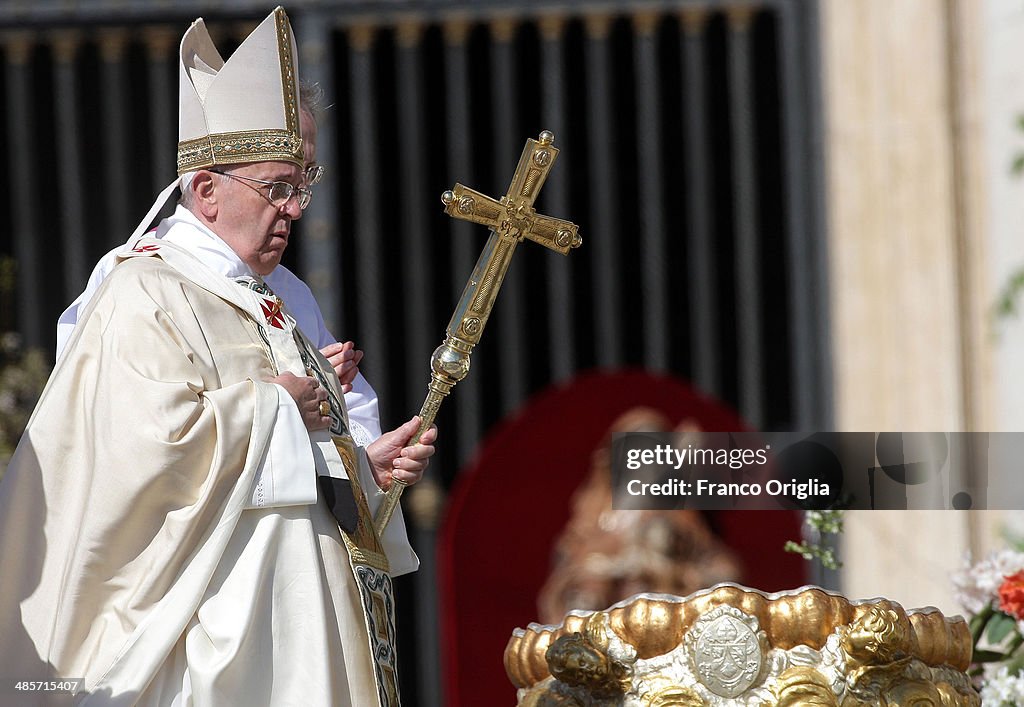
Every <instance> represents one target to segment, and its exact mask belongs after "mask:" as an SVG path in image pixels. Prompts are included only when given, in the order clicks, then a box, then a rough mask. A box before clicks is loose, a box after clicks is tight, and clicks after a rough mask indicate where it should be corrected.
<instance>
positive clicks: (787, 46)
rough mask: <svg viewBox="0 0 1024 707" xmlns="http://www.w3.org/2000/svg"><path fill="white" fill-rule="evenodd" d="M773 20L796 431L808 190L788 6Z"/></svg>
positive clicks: (810, 369)
mask: <svg viewBox="0 0 1024 707" xmlns="http://www.w3.org/2000/svg"><path fill="white" fill-rule="evenodd" d="M777 12H778V14H777V17H778V20H779V41H778V42H777V44H778V47H779V90H780V93H781V95H780V97H779V98H780V100H779V103H780V108H781V111H782V150H781V153H782V176H783V182H784V187H785V194H784V198H785V203H786V209H785V215H786V238H787V242H788V247H789V258H788V262H787V265H788V267H787V273H786V279H787V280H788V281H789V320H790V332H791V336H792V352H793V353H792V357H791V358H790V365H791V366H792V374H791V381H792V388H791V391H790V396H791V397H792V400H793V401H794V402H793V407H794V409H793V420H792V421H791V427H792V428H793V429H797V430H811V429H812V428H814V425H815V419H814V409H815V404H814V394H815V391H816V390H818V384H817V381H816V378H817V376H816V369H817V366H816V361H815V358H816V357H815V341H816V340H817V339H818V338H819V337H818V336H815V334H814V332H813V326H814V321H813V316H812V314H811V307H812V306H813V303H814V302H815V300H817V293H816V292H815V291H814V287H813V285H812V277H813V273H812V264H811V261H810V257H809V256H810V253H811V250H812V248H813V243H812V242H811V234H810V232H809V229H808V224H807V214H808V205H807V199H808V194H809V188H808V185H807V183H806V176H807V173H806V170H805V168H804V165H805V164H806V163H807V150H806V142H805V139H804V137H803V136H805V135H806V134H807V127H806V125H804V111H803V109H802V108H801V106H802V105H803V103H804V101H803V100H802V95H801V94H802V87H801V81H800V75H799V74H800V57H799V53H798V52H799V45H798V41H799V40H798V34H797V27H796V22H797V18H796V16H795V9H794V8H793V6H791V5H789V4H786V3H783V4H781V5H780V6H779V8H778V11H777Z"/></svg>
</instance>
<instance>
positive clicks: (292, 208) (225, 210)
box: [214, 162, 302, 275]
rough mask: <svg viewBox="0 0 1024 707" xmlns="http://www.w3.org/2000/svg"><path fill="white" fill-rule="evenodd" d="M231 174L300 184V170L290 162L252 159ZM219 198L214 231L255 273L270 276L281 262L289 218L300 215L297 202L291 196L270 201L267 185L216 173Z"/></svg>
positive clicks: (289, 228)
mask: <svg viewBox="0 0 1024 707" xmlns="http://www.w3.org/2000/svg"><path fill="white" fill-rule="evenodd" d="M230 171H231V174H235V175H238V176H240V177H251V178H254V179H263V180H266V181H273V182H288V183H289V184H291V185H292V186H296V187H298V186H300V185H301V183H302V170H301V169H300V168H299V167H298V166H297V165H294V164H291V163H290V162H255V163H253V164H248V165H244V166H242V167H237V168H234V169H231V170H230ZM217 179H218V180H219V182H218V184H217V189H218V190H224V191H223V192H222V194H224V198H222V199H221V200H220V208H219V210H218V214H217V219H216V225H215V227H214V230H215V231H216V232H217V235H218V236H220V237H221V238H222V239H223V240H224V242H225V243H227V244H228V245H229V246H230V247H231V249H232V250H234V251H235V253H237V254H238V257H239V258H241V259H242V262H244V263H245V264H246V265H248V266H249V267H250V268H251V269H252V271H253V272H255V273H257V274H258V275H269V274H270V273H271V271H273V269H274V268H276V267H277V266H278V264H279V263H280V262H281V256H282V255H284V250H285V248H287V247H288V237H289V236H290V234H291V227H292V221H294V220H295V219H298V218H301V217H302V209H300V208H299V201H298V199H297V198H295V197H293V198H291V199H289V200H288V201H287V202H285V203H284V204H283V205H281V206H274V205H273V204H271V203H270V202H269V201H268V200H267V198H266V196H267V187H265V186H263V185H259V184H256V183H253V182H246V181H244V180H238V179H231V178H230V177H225V176H218V177H217Z"/></svg>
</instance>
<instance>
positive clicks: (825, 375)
mask: <svg viewBox="0 0 1024 707" xmlns="http://www.w3.org/2000/svg"><path fill="white" fill-rule="evenodd" d="M800 10H801V12H800V15H799V16H798V18H797V19H798V21H799V23H800V26H799V31H798V32H797V33H796V36H797V37H798V38H799V40H800V41H799V43H798V44H796V46H798V47H799V49H800V53H799V55H798V58H797V64H798V66H799V67H800V68H801V79H802V82H803V86H804V87H805V89H806V95H805V96H804V102H803V103H802V104H801V106H800V110H801V115H803V116H806V118H805V120H804V121H803V126H804V128H805V129H806V131H807V132H806V134H805V138H804V139H805V143H804V144H805V146H806V161H805V162H804V164H803V165H801V168H802V170H804V171H806V182H805V183H806V184H807V199H806V201H805V202H804V203H805V206H806V208H807V218H808V231H809V233H810V234H811V237H810V238H809V243H810V245H811V246H812V247H811V249H810V257H809V259H808V262H809V263H810V271H811V273H812V282H811V287H812V291H813V293H814V306H813V308H812V310H811V315H810V316H811V320H812V331H813V335H814V339H815V356H814V361H815V368H814V370H815V373H814V377H813V379H812V381H811V382H812V384H813V385H814V387H815V395H814V400H813V402H814V409H813V411H812V415H811V420H812V424H813V425H814V426H815V428H816V429H821V430H830V429H834V428H835V387H834V381H833V375H832V349H831V346H830V342H831V341H832V335H831V330H832V325H831V295H830V294H829V254H828V240H827V239H826V238H825V234H826V233H827V232H828V230H827V223H826V209H825V199H826V192H825V184H826V176H827V175H826V174H825V155H824V145H825V126H824V108H823V106H824V99H823V97H822V95H821V88H822V86H821V82H822V76H821V61H820V57H821V56H822V52H821V46H820V37H819V34H818V32H819V28H820V27H821V26H822V25H821V18H820V17H819V16H818V12H819V9H818V3H813V2H811V3H801V4H800ZM827 586H838V580H836V584H830V585H827Z"/></svg>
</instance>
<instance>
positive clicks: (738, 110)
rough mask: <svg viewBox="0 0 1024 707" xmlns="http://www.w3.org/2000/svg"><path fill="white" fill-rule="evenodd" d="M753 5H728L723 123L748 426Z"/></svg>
mask: <svg viewBox="0 0 1024 707" xmlns="http://www.w3.org/2000/svg"><path fill="white" fill-rule="evenodd" d="M753 16H754V11H753V10H752V9H750V8H748V7H742V6H737V7H734V8H730V9H729V11H728V19H729V37H728V55H729V57H728V63H729V127H730V130H731V137H732V145H733V149H732V186H733V210H734V212H735V223H736V283H735V287H736V310H737V312H736V314H737V317H736V338H737V341H738V342H739V347H738V348H739V395H740V412H742V414H743V416H744V417H745V418H746V420H747V421H748V422H749V423H750V424H751V425H753V426H754V427H760V426H761V425H762V424H763V423H764V391H763V387H762V382H763V363H762V358H761V317H760V310H759V306H760V295H761V276H760V271H759V269H758V268H759V263H758V253H759V248H758V242H757V213H758V204H757V163H756V160H755V159H754V149H755V145H754V105H753V86H752V81H751V71H752V64H751V50H750V23H751V22H752V20H753Z"/></svg>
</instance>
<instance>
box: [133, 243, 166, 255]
mask: <svg viewBox="0 0 1024 707" xmlns="http://www.w3.org/2000/svg"><path fill="white" fill-rule="evenodd" d="M154 250H160V246H158V245H152V244H150V245H137V246H135V247H134V248H132V252H133V253H150V252H152V251H154Z"/></svg>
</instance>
